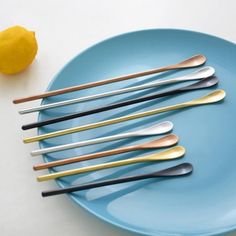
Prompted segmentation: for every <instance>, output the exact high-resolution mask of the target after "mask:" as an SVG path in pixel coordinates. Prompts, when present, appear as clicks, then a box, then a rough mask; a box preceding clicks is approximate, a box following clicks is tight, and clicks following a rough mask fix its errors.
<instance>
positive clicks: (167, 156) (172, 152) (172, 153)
mask: <svg viewBox="0 0 236 236" xmlns="http://www.w3.org/2000/svg"><path fill="white" fill-rule="evenodd" d="M184 154H185V149H184V147H182V146H176V147H173V148H170V149H167V150H165V151H163V152H159V153H155V154H152V155H148V156H141V157H135V158H130V159H126V160H121V161H113V162H107V163H102V164H98V165H93V166H86V167H82V168H77V169H72V170H66V171H60V172H55V173H52V174H46V175H41V176H38V177H37V180H38V181H39V182H41V181H46V180H50V179H57V178H60V177H65V176H68V175H76V174H81V173H85V172H90V171H96V170H102V169H107V168H113V167H117V166H124V165H130V164H135V163H140V162H148V161H164V160H172V159H176V158H179V157H182V156H183V155H184Z"/></svg>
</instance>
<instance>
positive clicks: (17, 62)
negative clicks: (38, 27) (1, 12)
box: [0, 26, 38, 74]
mask: <svg viewBox="0 0 236 236" xmlns="http://www.w3.org/2000/svg"><path fill="white" fill-rule="evenodd" d="M37 50H38V46H37V41H36V38H35V35H34V32H32V31H28V30H27V29H25V28H23V27H21V26H14V27H11V28H8V29H6V30H4V31H1V32H0V72H1V73H4V74H16V73H18V72H20V71H22V70H24V69H26V68H27V67H28V66H29V65H30V64H31V62H32V61H33V60H34V58H35V56H36V53H37Z"/></svg>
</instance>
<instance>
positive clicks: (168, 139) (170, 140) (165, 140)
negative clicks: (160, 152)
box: [137, 134, 179, 149]
mask: <svg viewBox="0 0 236 236" xmlns="http://www.w3.org/2000/svg"><path fill="white" fill-rule="evenodd" d="M178 141H179V138H178V136H177V135H175V134H169V135H166V136H164V137H162V138H160V139H156V140H153V141H150V142H147V143H144V144H141V145H137V146H138V147H139V148H140V149H154V148H163V147H169V146H172V145H175V144H176V143H178Z"/></svg>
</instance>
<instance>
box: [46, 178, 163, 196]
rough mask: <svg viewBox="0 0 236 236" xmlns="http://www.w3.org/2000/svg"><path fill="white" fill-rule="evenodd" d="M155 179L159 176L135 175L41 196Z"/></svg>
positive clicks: (53, 191) (50, 192)
mask: <svg viewBox="0 0 236 236" xmlns="http://www.w3.org/2000/svg"><path fill="white" fill-rule="evenodd" d="M157 177H159V176H153V175H152V174H143V175H135V176H130V177H123V178H117V179H110V180H105V181H98V182H94V183H89V184H83V185H74V186H71V187H66V188H63V189H55V190H50V191H43V192H42V196H43V197H49V196H53V195H58V194H63V193H72V192H75V191H81V190H86V189H91V188H98V187H103V186H108V185H113V184H120V183H127V182H131V181H137V180H143V179H148V178H157Z"/></svg>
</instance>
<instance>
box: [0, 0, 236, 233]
mask: <svg viewBox="0 0 236 236" xmlns="http://www.w3.org/2000/svg"><path fill="white" fill-rule="evenodd" d="M235 9H236V1H234V0H228V1H223V0H198V1H190V0H162V1H159V0H156V1H155V0H152V1H151V0H113V1H109V0H100V1H95V0H84V1H82V0H40V1H32V0H0V28H1V29H0V30H2V29H4V28H7V27H10V26H13V25H17V24H18V25H22V26H25V27H27V28H28V29H31V30H33V31H35V32H36V36H37V40H38V44H39V51H38V55H37V59H36V61H35V62H34V63H33V64H32V65H31V67H30V68H29V69H28V70H26V71H25V72H24V73H22V74H19V75H16V76H10V77H8V76H3V75H0V144H1V146H0V147H1V148H0V178H1V179H0V189H1V191H0V235H1V236H18V235H24V236H28V235H29V236H31V235H34V236H38V235H40V236H41V235H43V236H54V235H57V236H71V235H73V236H74V235H81V236H82V235H83V236H88V235H89V236H93V235H94V236H98V235H101V236H110V235H113V236H121V235H122V236H128V235H133V234H131V233H128V232H126V231H123V230H121V229H118V228H116V227H114V226H111V225H109V224H107V223H104V222H102V221H101V220H99V219H97V218H95V217H94V216H92V215H90V214H89V213H87V212H86V211H85V210H83V209H82V208H80V207H77V206H76V205H75V204H74V203H73V202H72V201H71V200H70V199H69V198H68V197H67V196H57V197H50V198H45V199H43V198H42V197H41V195H40V192H41V190H43V189H44V190H45V189H49V188H52V187H55V186H56V185H55V183H53V182H51V183H49V182H47V183H38V182H36V180H35V177H36V173H34V171H33V170H32V166H33V164H35V163H39V162H40V161H41V159H40V158H39V157H35V158H32V157H30V155H29V152H30V151H31V150H33V149H34V148H36V144H29V145H25V144H23V143H22V138H23V137H24V136H30V135H32V134H35V131H27V132H23V131H21V129H20V127H21V125H22V124H25V123H28V122H32V121H33V120H35V119H36V115H25V116H20V115H19V114H18V113H17V111H18V110H19V109H20V108H21V107H25V106H26V104H21V105H18V106H16V105H13V104H12V99H13V98H16V97H21V96H24V95H30V94H34V93H37V92H41V91H44V90H45V89H46V87H47V84H48V83H49V81H50V80H51V79H52V77H53V76H54V75H55V74H56V73H57V72H58V70H60V68H61V67H62V66H63V65H64V64H65V63H66V62H67V61H68V60H70V59H71V58H73V57H74V56H75V55H76V54H77V53H79V52H80V51H82V50H84V49H85V48H87V47H89V46H91V45H93V44H94V43H96V42H99V41H101V40H103V39H105V38H107V37H110V36H113V35H117V34H121V33H124V32H128V31H135V30H141V29H148V28H182V29H191V30H196V31H202V32H205V33H209V34H213V35H216V36H219V37H223V38H225V39H228V40H230V41H233V42H236V30H235V21H236V15H235ZM34 104H35V103H34ZM36 104H38V102H36Z"/></svg>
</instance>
